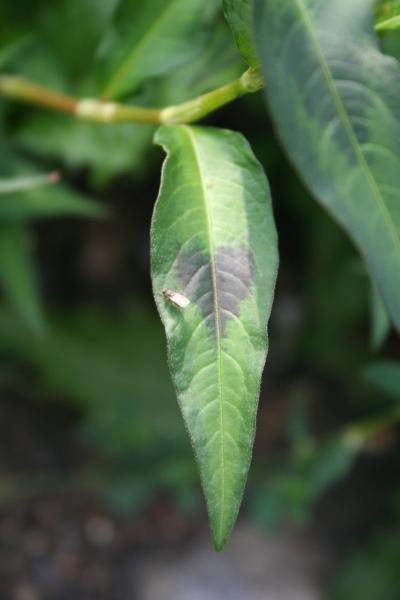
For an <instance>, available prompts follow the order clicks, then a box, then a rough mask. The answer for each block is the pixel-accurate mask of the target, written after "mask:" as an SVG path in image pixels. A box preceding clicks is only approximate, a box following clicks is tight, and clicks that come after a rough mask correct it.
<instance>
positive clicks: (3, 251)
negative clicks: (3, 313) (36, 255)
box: [0, 224, 44, 334]
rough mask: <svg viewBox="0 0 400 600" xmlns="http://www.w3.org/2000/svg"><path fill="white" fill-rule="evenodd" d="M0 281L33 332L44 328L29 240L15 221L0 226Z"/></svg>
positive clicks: (22, 228) (39, 331)
mask: <svg viewBox="0 0 400 600" xmlns="http://www.w3.org/2000/svg"><path fill="white" fill-rule="evenodd" d="M0 284H1V287H2V289H3V291H4V293H5V295H6V296H7V298H8V301H9V303H10V304H11V306H12V307H13V308H14V309H15V310H16V312H17V313H18V314H19V315H20V316H21V317H22V319H23V320H24V322H25V323H26V325H28V327H29V328H30V329H31V330H32V332H33V333H35V334H40V333H42V332H43V330H44V318H43V314H42V309H41V304H40V298H39V290H38V286H37V281H36V276H35V271H34V266H33V262H32V256H31V251H30V248H29V239H27V236H26V231H25V228H24V227H23V226H21V225H19V224H7V225H4V224H2V225H0Z"/></svg>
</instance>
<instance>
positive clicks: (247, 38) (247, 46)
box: [223, 0, 259, 67]
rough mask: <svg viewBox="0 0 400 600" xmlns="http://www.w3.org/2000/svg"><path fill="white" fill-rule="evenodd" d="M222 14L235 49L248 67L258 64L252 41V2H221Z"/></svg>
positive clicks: (246, 0)
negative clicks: (230, 30)
mask: <svg viewBox="0 0 400 600" xmlns="http://www.w3.org/2000/svg"><path fill="white" fill-rule="evenodd" d="M223 6H224V13H225V16H226V19H227V21H228V23H229V25H230V26H231V29H232V32H233V36H234V38H235V41H236V44H237V47H238V48H239V50H240V52H241V53H242V55H243V57H244V58H245V59H246V61H247V63H248V64H249V66H250V67H257V66H258V64H259V61H258V57H257V52H256V48H255V45H254V40H253V27H252V14H251V12H252V0H223Z"/></svg>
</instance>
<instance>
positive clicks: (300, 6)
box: [255, 0, 400, 330]
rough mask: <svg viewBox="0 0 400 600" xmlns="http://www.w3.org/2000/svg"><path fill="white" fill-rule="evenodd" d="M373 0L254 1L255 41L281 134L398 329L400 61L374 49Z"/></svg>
mask: <svg viewBox="0 0 400 600" xmlns="http://www.w3.org/2000/svg"><path fill="white" fill-rule="evenodd" d="M372 4H373V2H372V0H351V2H349V0H335V2H327V1H326V0H287V1H286V2H274V1H273V0H255V28H256V42H257V45H258V50H259V54H260V58H261V62H262V67H263V71H264V75H265V79H266V95H267V99H268V102H269V105H270V108H271V113H272V116H273V119H274V121H275V124H276V127H277V130H278V133H279V135H280V137H281V139H282V141H283V143H284V145H285V147H286V149H287V151H288V153H289V155H290V157H291V159H292V160H293V162H294V164H295V165H296V167H297V168H298V170H299V172H300V174H301V175H302V177H303V178H304V180H305V181H306V183H307V185H308V186H309V188H310V189H311V191H312V192H313V193H314V194H315V196H316V197H317V198H318V199H319V200H320V201H321V203H322V204H323V205H324V206H326V208H328V209H329V211H330V212H331V213H332V215H333V216H334V217H335V218H336V219H337V220H338V221H339V222H340V223H341V224H342V225H343V226H344V227H345V229H346V230H347V231H348V232H349V234H350V235H351V237H352V238H353V240H354V241H355V243H356V244H357V246H358V247H359V249H360V251H361V253H362V254H363V256H364V258H365V259H366V261H367V265H368V268H369V270H370V272H371V274H372V276H373V278H374V279H375V282H376V283H377V285H378V288H379V290H380V293H381V295H382V298H383V300H384V302H385V304H386V307H387V309H388V312H389V315H390V318H391V319H392V320H393V323H394V324H395V325H396V327H397V329H399V330H400V102H399V98H400V65H399V63H398V62H397V61H396V60H394V59H393V58H390V57H388V56H384V55H383V54H382V53H381V52H380V51H379V49H378V46H377V40H376V38H375V34H374V33H373V15H372ZM344 294H345V290H344Z"/></svg>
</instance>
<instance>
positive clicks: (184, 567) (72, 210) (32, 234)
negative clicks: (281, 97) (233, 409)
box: [0, 0, 400, 600]
mask: <svg viewBox="0 0 400 600" xmlns="http://www.w3.org/2000/svg"><path fill="white" fill-rule="evenodd" d="M187 1H189V0H187ZM190 2H192V0H190ZM155 4H160V2H156V3H155ZM161 5H162V3H161ZM150 6H152V5H151V3H148V2H146V1H144V0H58V1H57V2H54V1H52V0H37V1H36V2H31V1H30V0H18V2H14V1H13V0H2V1H1V3H0V69H1V71H2V72H7V73H13V74H18V75H21V76H24V77H26V78H29V79H31V80H32V81H34V82H36V83H39V84H42V85H45V86H47V87H49V88H51V89H53V90H58V91H61V92H64V93H68V94H71V95H74V96H78V97H87V96H97V95H99V90H101V89H102V86H103V85H104V82H105V81H106V80H107V76H108V74H109V72H110V69H112V68H114V67H115V64H116V62H115V61H118V56H119V55H120V54H121V53H122V54H123V53H124V52H125V49H126V48H127V47H128V48H129V47H130V44H135V43H137V40H138V39H140V35H141V30H140V28H141V27H142V28H143V23H146V22H148V21H149V22H151V19H153V18H155V17H154V15H152V14H149V11H150V12H151V10H152V9H151V8H149V7H150ZM138 15H143V18H141V17H138ZM185 35H186V38H185V40H184V42H185V43H186V47H187V49H186V50H185V47H184V46H183V47H181V49H180V56H181V58H180V59H179V60H176V61H175V63H174V65H173V66H174V68H171V69H169V70H168V72H165V73H163V72H162V69H161V70H160V69H159V70H158V72H157V69H156V70H155V71H154V72H153V73H152V76H151V77H146V76H142V77H141V78H137V79H136V81H134V82H133V83H132V84H130V85H129V86H128V88H129V89H127V90H125V92H124V94H123V98H122V99H123V101H124V102H126V103H129V102H134V103H135V104H143V105H146V106H155V107H161V106H167V105H170V104H173V103H177V102H180V101H183V100H185V99H189V98H191V97H194V96H196V95H198V94H200V93H203V92H205V91H208V90H211V89H213V88H214V87H216V86H218V85H222V84H224V83H226V82H228V81H230V80H232V79H234V78H235V77H237V76H238V75H240V73H241V72H242V71H243V70H244V68H245V66H244V65H243V64H242V62H241V59H240V57H239V55H238V53H237V51H236V48H235V46H234V43H233V41H232V37H231V35H230V31H229V29H228V27H227V25H226V24H225V21H224V19H223V16H222V14H221V12H220V10H219V3H218V2H214V1H213V0H211V1H209V2H207V4H206V5H204V8H203V10H202V11H201V19H200V20H199V19H198V18H196V22H195V30H194V32H192V33H191V32H190V31H186V32H185ZM399 37H400V36H399V34H395V33H392V34H390V35H387V36H386V37H385V38H384V39H383V40H382V44H383V45H384V48H385V51H386V52H389V53H392V54H393V55H394V56H397V57H398V58H400V42H399ZM181 44H182V40H181ZM160 60H162V57H161V58H160ZM283 84H284V83H283ZM206 123H207V124H210V125H215V126H220V127H226V128H230V129H234V130H238V131H241V132H243V133H244V134H245V136H246V137H247V138H248V140H249V141H250V143H251V145H252V147H253V149H254V151H255V153H256V155H257V157H258V158H259V160H260V161H261V163H262V164H263V165H264V167H265V169H266V171H267V174H268V177H269V179H270V183H271V187H272V192H273V199H274V212H275V217H276V221H277V228H278V232H279V238H280V254H281V263H280V272H279V278H278V284H277V290H276V299H275V304H274V309H273V313H272V319H271V324H270V352H269V358H268V361H267V366H266V369H265V373H264V379H263V385H262V390H261V399H260V407H259V415H258V428H257V435H256V443H255V450H254V461H253V464H252V467H251V470H250V474H249V480H248V486H247V490H246V493H245V498H244V502H243V507H242V510H241V513H240V516H239V521H238V525H237V527H236V529H235V532H234V534H233V537H232V540H231V541H230V542H229V544H228V546H227V548H226V550H225V551H224V552H223V553H222V554H216V553H214V551H213V550H212V547H211V541H210V538H209V535H208V525H207V518H206V514H205V507H204V502H203V499H202V496H201V490H200V484H199V479H198V475H197V472H196V468H195V464H194V459H193V455H192V452H191V448H190V445H189V442H188V439H187V435H186V432H185V430H184V426H183V423H182V420H181V418H180V415H179V410H178V407H177V403H176V400H175V397H174V392H173V389H172V386H171V382H170V377H169V373H168V369H167V364H166V348H165V339H164V333H163V331H162V327H161V325H160V322H159V319H158V316H157V313H156V309H155V306H154V302H153V298H152V293H151V284H150V276H149V226H150V219H151V213H152V209H153V205H154V202H155V199H156V196H157V191H158V186H159V179H160V167H161V163H162V160H163V156H162V152H161V150H160V149H159V148H155V147H153V146H152V143H151V141H152V135H153V133H154V130H155V128H154V127H153V126H150V125H100V124H90V123H85V122H81V121H78V120H74V119H73V118H72V117H70V116H68V115H62V114H56V113H55V112H50V111H47V110H43V109H38V108H34V107H32V106H27V105H22V104H17V103H14V102H11V101H9V100H6V99H4V98H3V99H0V158H1V160H0V284H1V303H0V599H1V600H9V599H10V600H42V599H43V600H72V599H73V600H87V599H93V600H103V599H104V600H122V599H123V600H129V599H135V600H136V599H138V600H142V599H145V600H147V599H149V600H159V599H160V600H161V599H162V600H170V599H171V600H183V599H185V600H186V599H189V598H190V600H203V599H207V600H214V599H215V600H219V599H225V598H227V599H228V598H229V599H230V600H231V599H236V598H238V599H242V598H246V599H248V600H259V599H260V600H261V599H266V600H303V599H304V600H314V599H322V598H328V599H334V600H336V599H339V600H342V599H343V600H347V599H351V600H354V599H358V598H360V599H361V598H362V599H363V600H376V599H379V600H392V599H393V600H396V599H398V598H400V569H399V564H400V484H399V483H398V473H399V466H400V444H399V435H398V433H399V432H398V426H397V423H398V421H399V419H400V406H399V403H400V362H399V359H400V343H399V338H398V337H396V335H395V333H393V332H392V331H391V330H390V325H389V323H388V321H387V318H386V314H385V310H384V307H383V306H382V304H381V301H380V299H379V297H378V295H377V293H376V291H375V290H374V289H371V285H370V282H369V279H368V276H367V273H366V271H365V268H364V266H363V263H362V261H361V260H360V258H359V256H358V254H357V253H356V251H355V249H354V248H353V246H352V245H351V243H350V242H349V241H348V239H347V237H346V236H345V235H344V233H343V232H342V231H341V230H340V229H339V228H338V226H337V225H336V224H335V223H334V222H333V221H332V220H331V219H330V218H329V216H328V215H327V214H326V213H325V212H324V211H323V210H322V209H321V208H320V207H319V206H318V205H317V204H316V202H315V201H314V200H313V199H312V198H310V197H309V195H308V194H307V192H306V191H305V189H304V188H303V187H302V184H301V183H300V181H299V180H298V178H297V176H296V174H295V173H294V172H293V170H292V168H291V167H290V165H289V164H288V162H287V160H286V158H285V156H284V155H283V153H282V151H281V149H280V147H279V144H278V142H277V140H276V139H275V136H274V132H273V130H272V126H271V124H270V122H269V120H268V116H267V114H266V111H265V107H264V103H263V98H262V94H256V95H253V96H248V97H245V98H243V99H241V100H240V101H237V102H236V103H233V104H231V105H229V106H227V107H226V108H224V109H223V110H221V111H219V112H218V113H216V114H214V115H212V116H210V117H209V118H208V119H207V120H206ZM54 171H57V172H59V173H60V177H61V179H60V181H59V182H58V183H50V182H49V181H47V180H46V178H45V180H44V181H42V180H40V181H39V180H36V179H35V180H34V181H33V184H32V181H31V180H30V179H29V180H28V181H26V180H25V183H26V185H25V189H21V190H19V191H18V193H17V192H15V193H12V190H10V187H9V185H6V183H7V182H9V181H10V178H17V177H24V178H29V177H31V176H34V175H36V174H39V173H53V172H54ZM50 179H52V178H50ZM39 184H41V185H39ZM22 187H24V185H23V186H22Z"/></svg>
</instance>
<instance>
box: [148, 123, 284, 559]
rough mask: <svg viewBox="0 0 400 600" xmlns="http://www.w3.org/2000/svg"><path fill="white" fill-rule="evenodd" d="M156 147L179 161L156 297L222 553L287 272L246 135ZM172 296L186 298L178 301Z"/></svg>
mask: <svg viewBox="0 0 400 600" xmlns="http://www.w3.org/2000/svg"><path fill="white" fill-rule="evenodd" d="M156 142H157V143H159V144H160V145H162V146H163V147H164V149H165V150H166V152H167V153H168V158H167V159H166V162H165V165H164V168H163V175H162V184H161V190H160V194H159V198H158V201H157V204H156V208H155V212H154V216H153V222H152V230H151V232H152V280H153V290H154V295H155V300H156V303H157V307H158V310H159V312H160V315H161V318H162V321H163V323H164V326H165V328H166V333H167V339H168V352H169V364H170V369H171V373H172V378H173V380H174V384H175V387H176V390H177V395H178V401H179V405H180V408H181V411H182V413H183V418H184V420H185V423H186V426H187V428H188V431H189V434H190V437H191V440H192V443H193V446H194V450H195V454H196V457H197V461H198V464H199V468H200V475H201V479H202V484H203V489H204V493H205V497H206V502H207V507H208V513H209V517H210V522H211V529H212V533H213V538H214V545H215V547H216V548H217V549H221V548H222V547H223V545H224V543H225V542H226V540H227V537H228V536H229V533H230V531H231V529H232V527H233V524H234V521H235V519H236V515H237V512H238V509H239V506H240V501H241V497H242V493H243V489H244V485H245V479H246V474H247V470H248V468H249V463H250V459H251V450H252V445H253V438H254V422H255V416H256V408H257V402H258V394H259V385H260V377H261V373H262V369H263V366H264V362H265V357H266V353H267V334H266V326H267V321H268V317H269V313H270V309H271V303H272V297H273V292H274V285H275V277H276V270H277V245H276V232H275V226H274V221H273V215H272V210H271V200H270V194H269V189H268V183H267V181H266V178H265V175H264V173H263V170H262V168H261V166H260V164H259V163H258V162H257V160H256V159H255V157H254V155H253V154H252V152H251V149H250V148H249V146H248V144H247V142H246V141H245V140H244V139H243V137H242V136H241V135H240V134H237V133H233V132H231V131H226V130H216V129H212V128H200V127H187V126H183V125H182V126H170V127H162V128H160V130H159V132H158V134H157V136H156ZM166 290H167V291H166ZM173 292H175V293H178V294H180V296H177V297H174V295H173V294H172V303H170V302H169V301H168V298H167V297H168V296H171V293H173ZM174 301H175V304H174ZM187 301H189V304H188V305H187V306H186V307H185V308H183V307H184V306H185V305H186V304H187Z"/></svg>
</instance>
